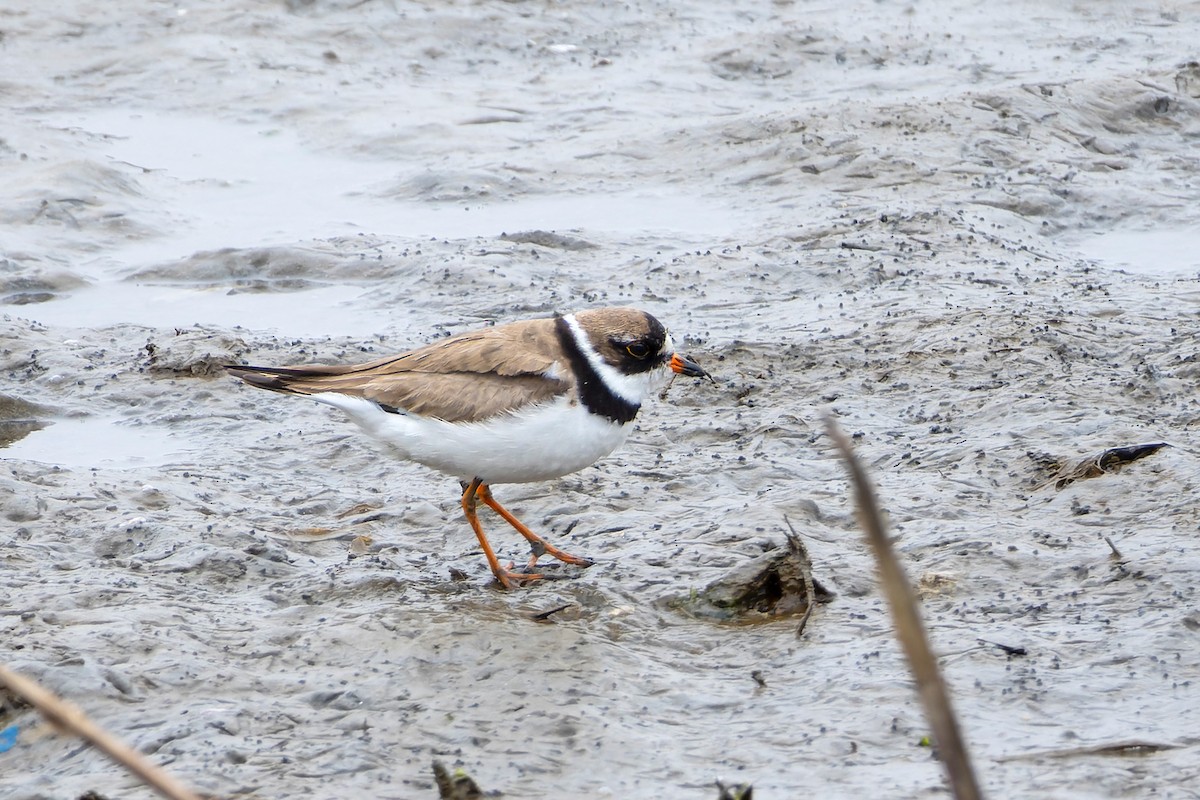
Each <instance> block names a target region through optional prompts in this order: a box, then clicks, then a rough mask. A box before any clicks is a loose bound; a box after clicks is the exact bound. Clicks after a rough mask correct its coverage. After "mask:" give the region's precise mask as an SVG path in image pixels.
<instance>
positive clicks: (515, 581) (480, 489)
mask: <svg viewBox="0 0 1200 800" xmlns="http://www.w3.org/2000/svg"><path fill="white" fill-rule="evenodd" d="M481 495H482V497H483V500H484V502H486V503H488V505H491V504H492V502H495V501H491V502H489V501H490V500H491V493H490V492H489V491H488V488H487V486H485V485H484V483H483V481H482V480H480V479H479V478H475V479H474V480H473V481H471V482H470V483H468V484H467V485H466V486H464V487H463V496H462V508H463V513H464V514H466V515H467V522H469V523H471V529H472V530H473V531H475V536H477V537H478V538H479V546H480V547H482V548H483V555H484V557H486V558H487V562H488V566H489V567H491V568H492V574H493V575H495V576H496V580H498V581H499V582H500V585H501V586H503V587H504V588H505V589H511V588H513V586H514V585H519V584H521V583H524V582H525V581H536V580H538V579H540V578H541V577H542V576H541V575H539V574H537V573H529V574H526V573H521V572H513V571H512V570H511V569H505V568H504V567H502V566H500V561H499V560H498V559H497V558H496V553H495V552H494V551H493V550H492V545H491V544H490V543H489V542H488V540H487V536H485V535H484V533H483V526H482V525H480V524H479V517H478V515H477V514H476V513H475V512H476V509H477V508H478V506H479V497H480V496H481ZM492 507H493V508H495V506H492ZM503 513H504V514H505V515H508V512H507V511H506V512H503ZM506 518H507V516H506ZM529 563H530V565H531V566H532V564H533V561H532V560H531V561H530V562H529ZM509 566H510V567H511V566H512V565H511V564H510V565H509Z"/></svg>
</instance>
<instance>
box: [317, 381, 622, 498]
mask: <svg viewBox="0 0 1200 800" xmlns="http://www.w3.org/2000/svg"><path fill="white" fill-rule="evenodd" d="M312 398H313V399H314V400H319V401H320V402H322V403H327V404H329V405H331V406H336V407H338V408H340V409H342V410H343V411H345V412H346V413H347V414H348V415H349V416H350V418H351V419H353V420H354V421H355V422H357V423H358V424H359V425H360V426H361V427H362V428H363V429H364V430H365V431H366V432H367V433H368V434H370V435H371V436H372V437H373V438H374V439H376V440H377V441H379V442H382V443H383V444H385V445H387V446H388V448H389V449H391V450H392V451H393V452H395V453H397V454H398V455H399V456H401V457H402V458H405V459H407V460H409V461H416V462H417V463H418V464H424V465H425V466H427V467H432V468H433V469H436V470H438V471H439V472H444V473H446V474H447V475H452V476H454V477H456V478H458V479H460V480H464V481H469V480H471V479H472V478H481V479H482V480H483V481H484V483H528V482H531V481H544V480H550V479H551V478H558V477H561V476H563V475H567V474H569V473H572V472H575V471H577V470H581V469H583V468H584V467H586V466H588V465H590V464H592V463H594V462H595V461H597V460H599V459H601V458H603V457H604V456H606V455H608V454H609V453H611V452H612V451H613V450H615V449H617V447H618V446H620V444H621V443H622V442H624V441H625V437H626V436H628V435H629V426H628V425H618V424H616V423H613V422H610V421H609V420H607V419H605V418H603V417H598V416H596V415H595V414H591V413H588V411H587V409H585V408H584V407H583V406H581V405H579V404H578V403H575V404H571V403H570V402H569V401H568V400H567V399H565V398H561V399H559V400H557V401H555V402H554V403H551V404H548V405H543V406H538V407H536V408H534V409H530V410H527V411H520V412H517V413H515V414H508V415H505V416H500V417H494V418H493V419H490V420H487V421H485V422H471V423H456V422H445V421H443V420H439V419H430V418H428V417H419V416H416V415H412V414H389V413H388V412H386V411H384V410H383V409H381V408H379V406H377V405H375V404H374V403H371V402H369V401H367V400H363V399H361V398H357V397H347V396H345V395H338V394H323V395H312Z"/></svg>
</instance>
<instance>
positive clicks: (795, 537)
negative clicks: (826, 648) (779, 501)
mask: <svg viewBox="0 0 1200 800" xmlns="http://www.w3.org/2000/svg"><path fill="white" fill-rule="evenodd" d="M783 521H784V522H785V523H786V524H787V526H788V537H787V538H788V547H790V548H792V552H793V553H795V554H796V558H798V559H799V560H800V577H801V579H803V581H804V595H805V597H807V598H808V604H807V605H806V606H805V607H804V614H803V616H801V617H800V623H799V624H798V625H797V626H796V638H797V639H798V638H800V637H801V636H803V635H804V629H805V628H806V627H808V620H809V618H810V617H812V612H813V606H814V605H816V603H817V593H816V587H815V586H813V576H812V559H811V558H809V557H808V548H807V547H805V546H804V540H803V539H801V538H800V534H798V533H796V529H795V528H793V527H792V521H791V520H790V519H788V518H787V514H784V515H783Z"/></svg>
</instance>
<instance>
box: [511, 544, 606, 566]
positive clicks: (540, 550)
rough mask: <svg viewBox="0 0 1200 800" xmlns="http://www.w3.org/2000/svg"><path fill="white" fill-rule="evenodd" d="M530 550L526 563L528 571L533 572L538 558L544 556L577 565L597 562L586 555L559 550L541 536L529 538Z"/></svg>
mask: <svg viewBox="0 0 1200 800" xmlns="http://www.w3.org/2000/svg"><path fill="white" fill-rule="evenodd" d="M529 550H530V555H529V563H528V564H526V565H525V571H526V572H532V571H533V569H534V568H535V567H536V566H537V560H538V559H539V558H541V557H542V556H550V557H551V558H557V559H558V560H559V561H561V562H563V563H564V564H574V565H575V566H577V567H590V566H591V565H592V564H595V563H596V562H595V561H592V560H591V559H590V558H587V557H585V556H573V555H571V554H570V553H568V552H566V551H564V550H559V549H558V548H557V547H555V546H554V545H552V544H550V543H549V542H547V541H546V540H545V539H543V538H541V537H540V536H536V537H535V538H533V539H530V540H529Z"/></svg>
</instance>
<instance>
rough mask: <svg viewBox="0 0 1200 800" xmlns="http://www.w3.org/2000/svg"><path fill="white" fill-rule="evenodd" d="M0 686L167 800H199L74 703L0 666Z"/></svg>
mask: <svg viewBox="0 0 1200 800" xmlns="http://www.w3.org/2000/svg"><path fill="white" fill-rule="evenodd" d="M0 686H7V687H8V688H9V689H10V690H11V691H12V692H13V694H16V695H18V696H20V697H21V698H23V699H24V700H26V701H27V702H28V703H29V704H30V705H32V706H33V707H34V708H36V709H37V710H38V711H40V712H42V716H44V717H45V718H46V719H48V720H49V721H50V722H52V723H54V724H55V725H57V726H59V727H60V728H62V729H64V730H66V731H68V732H69V733H73V734H75V735H76V736H79V737H82V738H83V739H84V740H86V741H87V742H88V744H90V745H92V746H93V747H95V748H96V749H98V750H100V751H101V752H102V753H104V754H105V755H106V756H108V757H109V758H111V759H112V760H113V761H116V762H117V763H118V764H120V765H121V766H123V767H125V769H127V770H129V771H130V772H132V773H133V774H134V775H136V776H138V777H139V778H141V779H142V781H143V782H144V783H146V784H147V785H149V786H151V787H152V788H154V789H156V790H157V791H158V793H159V794H161V795H162V796H163V797H166V798H169V800H200V795H198V794H196V793H195V792H193V791H192V790H191V789H189V788H188V787H186V786H184V785H183V784H182V783H180V782H179V781H178V780H176V779H175V778H174V777H173V776H171V775H169V774H167V772H166V771H164V770H163V769H162V768H161V767H159V766H156V765H155V764H153V763H151V762H150V760H149V759H147V758H146V757H145V756H143V755H142V754H141V753H139V752H138V751H136V750H134V749H133V748H132V747H130V746H129V745H127V744H125V742H123V741H121V740H120V739H118V738H117V737H116V736H115V735H113V734H111V733H109V732H108V731H106V730H104V729H103V728H101V727H100V726H99V725H97V724H96V723H95V722H92V720H91V719H89V718H88V716H87V715H86V714H84V713H83V711H82V710H81V709H80V708H79V707H78V706H76V705H74V704H73V703H68V702H67V701H66V700H63V699H62V698H61V697H59V696H57V695H56V694H54V693H53V692H51V691H50V690H49V689H46V688H45V687H43V686H41V685H39V684H38V683H37V682H36V681H33V680H31V679H30V678H26V677H25V676H24V675H19V674H17V673H16V672H13V671H12V670H11V669H9V668H8V667H6V666H4V665H3V664H0Z"/></svg>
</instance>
